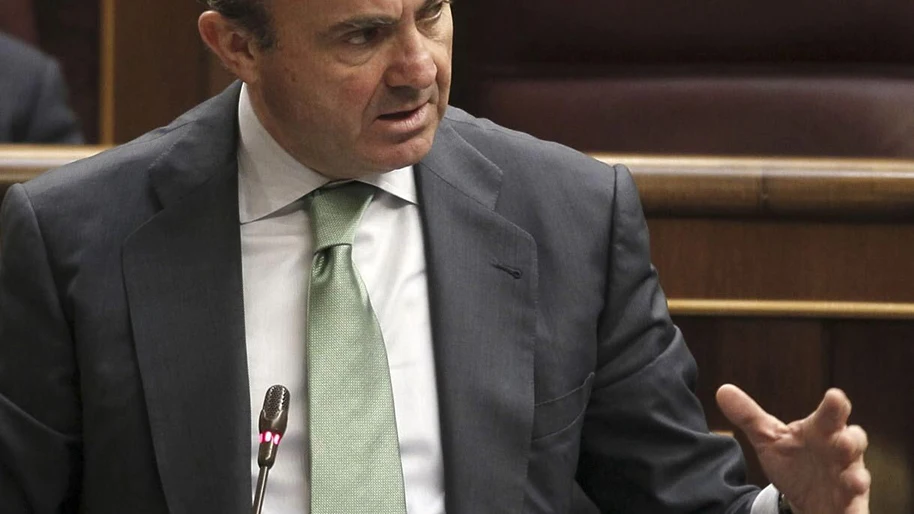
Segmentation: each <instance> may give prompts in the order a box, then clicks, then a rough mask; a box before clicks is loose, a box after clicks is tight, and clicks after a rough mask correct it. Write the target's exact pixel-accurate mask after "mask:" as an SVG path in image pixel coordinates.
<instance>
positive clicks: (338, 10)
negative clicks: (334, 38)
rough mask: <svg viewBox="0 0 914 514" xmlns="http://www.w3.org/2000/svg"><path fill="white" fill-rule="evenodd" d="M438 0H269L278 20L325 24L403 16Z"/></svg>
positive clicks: (272, 11)
mask: <svg viewBox="0 0 914 514" xmlns="http://www.w3.org/2000/svg"><path fill="white" fill-rule="evenodd" d="M434 1H435V0H270V2H269V5H270V7H271V13H272V14H273V17H274V19H275V20H276V21H279V22H280V23H281V22H282V21H283V20H286V21H294V22H296V23H307V24H309V25H310V24H316V25H324V24H327V23H335V22H339V21H345V20H347V19H350V18H353V17H361V16H384V17H388V18H400V17H401V16H402V15H403V14H404V13H409V12H413V11H415V10H418V9H420V8H421V7H422V6H424V5H426V4H430V3H433V2H434Z"/></svg>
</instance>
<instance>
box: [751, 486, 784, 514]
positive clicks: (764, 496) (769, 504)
mask: <svg viewBox="0 0 914 514" xmlns="http://www.w3.org/2000/svg"><path fill="white" fill-rule="evenodd" d="M780 495H781V493H780V492H779V491H778V490H777V489H775V488H774V486H773V485H769V486H768V487H766V488H764V489H762V492H760V493H758V496H756V497H755V500H754V501H753V502H752V509H751V510H750V511H749V514H778V496H780Z"/></svg>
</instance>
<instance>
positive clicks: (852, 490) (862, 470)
mask: <svg viewBox="0 0 914 514" xmlns="http://www.w3.org/2000/svg"><path fill="white" fill-rule="evenodd" d="M840 480H841V487H842V489H843V490H844V494H846V495H847V497H848V498H849V499H853V498H854V497H856V496H863V495H867V494H869V491H870V485H871V484H872V476H871V475H870V472H869V470H867V469H866V467H865V466H864V465H863V462H862V461H861V462H859V463H857V464H855V465H853V466H851V467H849V468H847V469H845V470H844V471H842V472H841V475H840Z"/></svg>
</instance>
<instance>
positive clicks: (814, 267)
mask: <svg viewBox="0 0 914 514" xmlns="http://www.w3.org/2000/svg"><path fill="white" fill-rule="evenodd" d="M648 224H649V226H650V229H651V248H652V252H653V260H654V263H655V265H656V266H657V269H658V270H659V271H660V276H661V279H662V281H663V286H664V290H666V292H667V294H668V295H669V296H670V297H671V298H710V299H714V298H734V299H735V298H745V299H768V300H798V299H802V300H830V301H871V302H880V303H882V302H902V303H908V302H912V301H914V265H912V262H914V260H912V256H914V237H912V234H914V226H912V225H910V224H906V223H883V224H876V223H820V222H806V221H793V220H738V219H703V218H698V219H694V218H677V219H673V218H651V219H649V220H648Z"/></svg>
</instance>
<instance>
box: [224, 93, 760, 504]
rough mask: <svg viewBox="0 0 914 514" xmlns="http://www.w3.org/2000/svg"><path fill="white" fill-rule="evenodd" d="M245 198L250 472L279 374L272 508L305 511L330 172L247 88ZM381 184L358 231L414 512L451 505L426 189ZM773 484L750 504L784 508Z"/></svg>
mask: <svg viewBox="0 0 914 514" xmlns="http://www.w3.org/2000/svg"><path fill="white" fill-rule="evenodd" d="M238 123H239V132H240V141H239V145H238V173H239V184H238V189H239V191H238V198H239V214H240V219H241V259H242V269H243V280H244V322H245V337H246V341H247V355H248V373H249V380H250V386H251V414H252V418H253V419H252V421H251V441H252V442H251V477H252V483H253V484H256V482H257V475H258V473H259V468H258V466H257V449H258V442H257V436H258V435H259V433H258V430H257V419H256V418H257V415H258V414H259V413H260V409H261V408H262V405H263V396H264V393H265V392H266V390H267V388H269V387H270V386H271V385H273V384H283V385H285V386H286V387H287V388H289V391H291V395H292V400H291V405H290V409H289V412H290V414H289V426H288V428H287V430H286V435H285V437H284V438H283V440H282V444H281V448H280V450H279V452H278V456H277V459H276V464H275V465H274V466H273V469H272V470H271V472H270V480H269V483H268V486H267V494H266V500H265V501H264V507H263V512H264V513H265V514H293V513H294V514H307V513H308V499H309V481H308V469H309V468H308V434H307V427H308V421H307V402H306V401H305V399H306V398H307V392H306V387H307V376H306V374H307V369H306V365H305V350H306V348H305V344H306V342H305V334H306V323H307V320H306V312H307V307H308V284H309V281H310V272H311V259H312V252H313V249H312V241H311V226H310V220H309V217H308V214H307V213H306V212H305V211H304V209H303V202H302V197H303V196H305V195H306V194H308V193H310V192H311V191H313V190H315V189H317V188H319V187H320V186H322V185H324V184H325V183H327V182H328V181H329V180H328V179H327V178H326V177H324V176H322V175H320V174H318V173H316V172H314V171H313V170H310V169H308V168H306V167H304V166H303V165H301V164H300V163H299V162H298V161H296V160H295V159H294V158H293V157H292V156H291V155H289V154H288V153H287V152H286V151H284V150H283V149H282V148H281V147H280V146H279V144H278V143H277V142H276V141H275V140H274V139H273V138H272V137H271V136H270V134H269V133H268V132H267V131H266V129H264V128H263V125H261V123H260V121H259V120H258V119H257V116H256V114H255V113H254V110H253V108H252V107H251V103H250V98H249V96H248V92H247V87H242V90H241V99H240V101H239V104H238ZM361 180H362V181H363V182H367V183H370V184H373V185H375V186H377V187H378V188H379V191H378V192H377V193H376V194H375V198H374V200H372V202H371V204H370V205H369V206H368V208H367V209H366V211H365V214H364V216H363V217H362V221H361V223H360V224H359V228H358V230H357V232H356V237H355V243H354V245H353V259H354V261H355V265H356V267H357V268H358V270H359V274H360V275H361V276H362V280H363V281H364V282H365V287H366V288H367V289H368V295H369V297H370V298H371V303H372V306H373V307H374V309H375V312H376V314H377V317H378V322H379V324H380V325H381V333H382V334H383V336H384V344H385V346H386V347H387V358H388V362H389V363H390V378H391V383H392V386H393V393H394V404H395V406H394V409H395V411H396V416H397V432H398V436H399V439H400V456H401V458H402V463H403V478H404V484H405V487H406V506H407V510H408V512H409V513H410V514H443V513H444V468H443V462H442V451H441V428H440V426H439V418H438V394H437V388H436V382H435V362H434V354H433V350H432V334H431V322H430V318H429V305H428V285H427V281H426V266H425V254H424V244H423V237H422V225H421V220H420V217H419V207H418V195H417V194H416V184H415V180H414V176H413V169H412V167H408V168H403V169H399V170H395V171H391V172H389V173H385V174H381V175H374V176H369V177H365V178H363V179H361ZM777 494H778V493H777V491H776V490H775V489H774V488H773V487H771V486H768V488H766V489H765V490H764V491H763V492H762V494H760V495H759V496H758V498H756V501H755V502H754V503H753V505H752V513H751V514H777Z"/></svg>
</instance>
